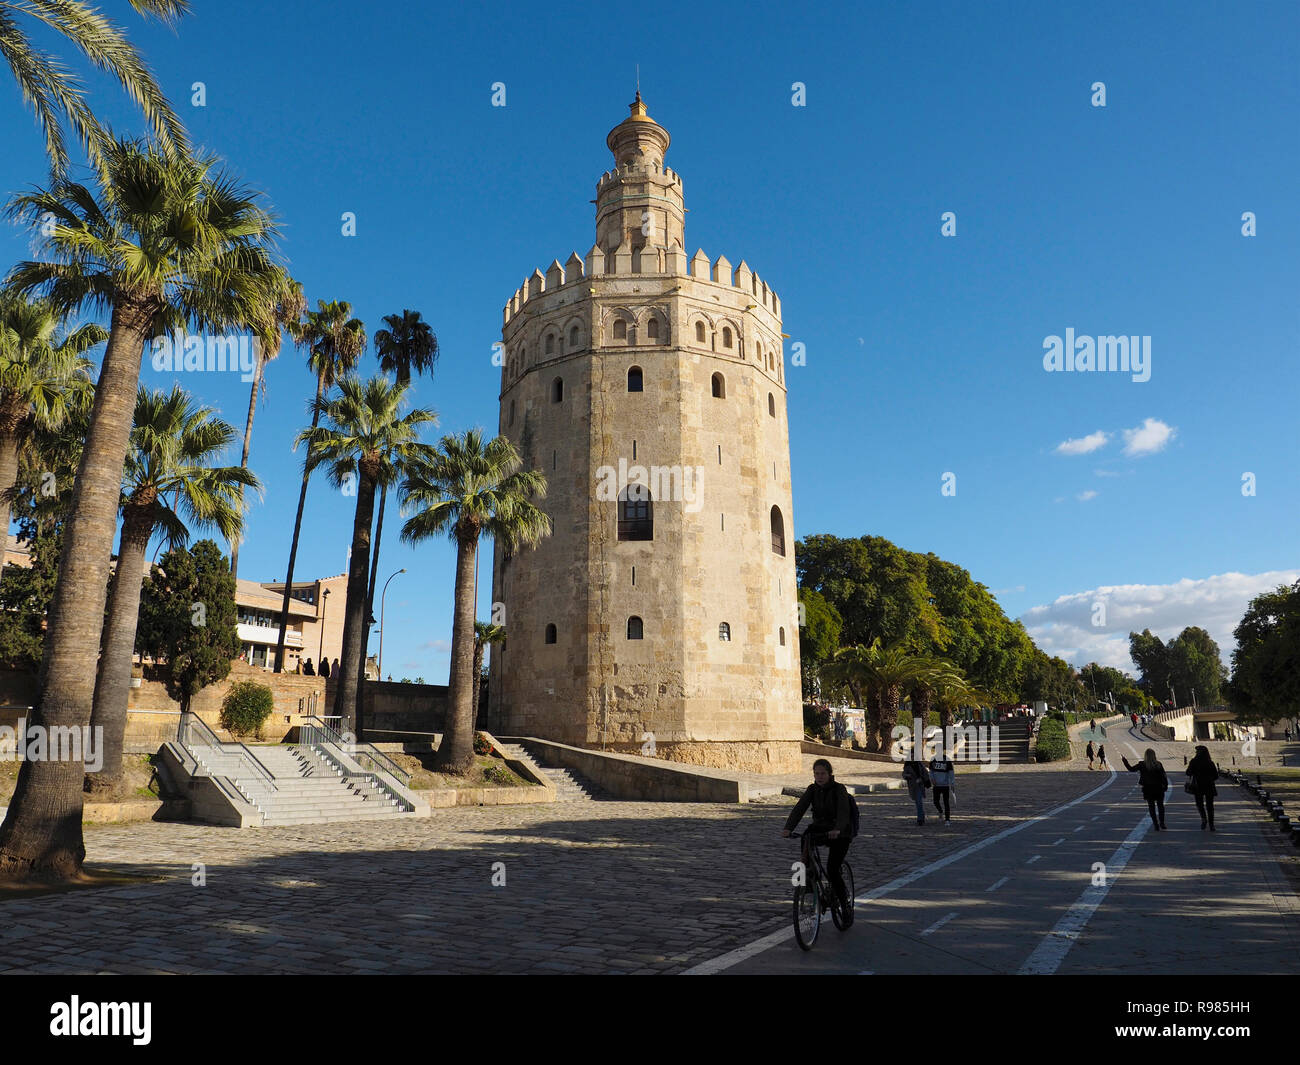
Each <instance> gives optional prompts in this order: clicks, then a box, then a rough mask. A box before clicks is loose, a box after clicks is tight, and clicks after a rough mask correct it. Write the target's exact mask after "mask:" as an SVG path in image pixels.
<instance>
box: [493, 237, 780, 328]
mask: <svg viewBox="0 0 1300 1065" xmlns="http://www.w3.org/2000/svg"><path fill="white" fill-rule="evenodd" d="M651 276H653V277H689V278H691V279H692V280H694V281H697V282H703V283H705V284H711V285H718V286H720V287H723V288H733V289H740V290H741V291H743V292H745V293H747V294H748V295H750V296H752V297H753V298H754V301H755V302H756V303H757V304H758V306H760V307H765V308H767V310H768V311H770V312H771V314H772V315H773V316H774V317H775V318H776V319H777V320H778V321H779V320H780V318H781V300H780V297H778V296H777V294H776V291H775V290H774V289H772V288H769V287H768V284H767V282H766V281H764V280H763V279H762V278H761V277H759V276H758V274H756V273H754V271H752V270H751V269H750V268H749V266H748V264H747V263H746V262H745V261H744V260H743V259H742V260H741V261H740V264H739V265H738V266H736V267H734V268H733V267H732V265H731V260H729V259H728V258H727V257H726V256H725V255H719V256H718V257H717V259H715V260H710V259H709V257H708V255H706V254H705V253H704V249H703V248H701V249H699V250H698V251H697V252H696V253H695V254H694V255H693V256H692V257H690V258H689V259H688V258H687V256H686V252H685V250H684V249H683V248H682V246H681V245H680V244H674V245H673V246H672V247H671V248H666V247H663V246H653V245H647V246H646V247H644V248H640V249H637V250H635V251H633V250H630V249H628V248H627V246H626V245H620V246H619V247H618V248H616V249H615V250H614V251H612V252H605V251H602V250H601V249H600V246H599V245H593V246H592V248H591V250H590V251H589V252H587V256H586V258H585V259H583V258H581V257H579V255H578V253H577V252H576V251H575V252H573V253H571V254H570V255H569V258H568V259H567V260H566V262H565V263H564V265H561V264H560V260H559V259H552V260H551V265H550V266H548V267H547V268H546V271H545V273H543V272H542V271H541V270H540V269H539V270H534V271H533V272H532V274H531V275H529V276H528V277H527V278H525V279H524V282H523V284H521V285H520V286H519V287H518V288H517V289H516V290H515V293H514V295H513V296H511V297H510V300H509V301H508V302H507V303H506V305H505V307H504V308H503V309H502V324H503V325H508V324H509V323H510V321H511V319H512V318H514V317H515V315H517V314H518V313H519V312H520V311H522V310H524V309H525V307H526V305H527V304H528V303H529V302H530V301H531V300H535V299H537V298H538V297H539V296H543V295H546V294H548V293H551V292H555V291H556V290H557V289H561V288H564V287H565V286H567V285H574V284H577V283H578V282H579V281H585V280H589V279H592V278H597V277H651Z"/></svg>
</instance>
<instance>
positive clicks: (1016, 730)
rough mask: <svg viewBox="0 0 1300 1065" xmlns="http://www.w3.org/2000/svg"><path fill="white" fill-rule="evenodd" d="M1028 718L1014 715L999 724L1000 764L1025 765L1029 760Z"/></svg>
mask: <svg viewBox="0 0 1300 1065" xmlns="http://www.w3.org/2000/svg"><path fill="white" fill-rule="evenodd" d="M1030 727H1031V726H1030V724H1029V720H1028V719H1027V718H1023V717H1013V718H1009V719H1008V720H1007V721H1006V722H1004V723H1002V724H1000V725H998V764H999V765H1025V764H1027V763H1028V762H1029V732H1030Z"/></svg>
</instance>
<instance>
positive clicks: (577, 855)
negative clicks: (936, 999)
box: [0, 767, 1097, 974]
mask: <svg viewBox="0 0 1300 1065" xmlns="http://www.w3.org/2000/svg"><path fill="white" fill-rule="evenodd" d="M1007 768H1010V767H1007ZM1023 768H1024V769H1025V770H1026V771H1023V772H1008V771H1005V770H1004V771H1000V772H996V773H984V774H980V773H970V774H968V775H966V776H965V777H962V778H960V780H959V788H958V803H957V805H956V806H955V807H954V809H953V815H954V816H953V821H952V823H951V824H947V825H944V824H940V823H938V822H936V821H935V820H934V819H933V818H931V819H930V820H929V821H928V822H927V824H926V825H925V826H924V827H920V826H917V825H916V824H915V808H914V807H913V806H912V804H911V803H910V802H909V801H908V800H907V798H906V793H905V792H881V793H876V794H871V795H862V796H859V797H858V802H859V805H860V807H861V810H862V835H861V836H859V838H858V839H857V840H855V841H854V844H853V849H852V851H851V852H850V859H851V861H852V863H853V867H854V870H855V873H856V877H857V886H858V889H859V891H861V890H863V889H865V888H868V887H870V886H872V885H874V884H879V883H884V882H885V881H887V880H889V879H890V878H892V877H893V876H895V875H897V874H898V873H900V872H903V871H905V870H907V869H909V868H912V867H915V866H918V865H920V864H923V863H925V862H927V861H930V860H932V859H933V858H935V857H937V856H939V855H941V854H943V853H946V852H948V851H951V850H955V849H957V848H959V847H961V846H964V845H965V844H968V843H970V842H972V841H974V840H975V839H978V838H980V837H982V836H986V835H989V834H991V833H993V832H996V831H999V830H1000V829H1002V828H1005V827H1007V826H1008V825H1009V824H1012V823H1014V822H1015V821H1017V820H1019V819H1022V818H1024V817H1026V816H1030V815H1033V814H1037V813H1041V812H1043V811H1045V810H1047V809H1049V808H1051V807H1052V806H1054V805H1056V804H1057V803H1059V802H1062V801H1065V800H1068V799H1071V798H1074V797H1075V796H1077V795H1079V794H1082V793H1083V792H1085V791H1087V790H1088V789H1089V788H1091V787H1093V786H1095V784H1096V783H1097V778H1096V775H1095V774H1091V773H1088V772H1087V771H1086V770H1084V771H1082V772H1079V771H1073V772H1070V771H1056V772H1050V773H1036V772H1034V771H1033V770H1032V768H1031V767H1023ZM793 801H794V800H793V799H789V798H775V797H774V798H772V799H770V800H768V801H766V802H761V803H751V804H747V805H743V806H740V805H732V806H724V805H718V804H686V803H634V802H588V803H558V804H549V805H540V804H539V805H536V806H514V807H510V806H504V807H460V808H453V809H447V810H438V811H435V813H434V816H432V817H429V818H410V819H403V820H397V821H391V822H390V821H379V822H373V821H372V822H364V823H358V824H353V825H346V824H344V825H304V826H293V827H281V828H269V829H245V830H238V829H229V828H215V827H207V826H200V825H193V824H165V823H152V822H150V823H144V824H135V825H121V826H88V827H87V829H86V847H87V852H88V854H89V864H90V865H91V866H92V868H99V869H111V870H114V871H121V872H131V873H137V874H144V875H152V876H159V877H162V878H163V879H162V880H161V881H160V882H155V883H146V884H139V885H133V886H127V887H116V888H104V889H96V890H85V891H74V892H69V893H64V894H59V895H48V896H43V897H39V898H31V899H23V900H14V901H6V902H0V971H4V972H9V973H31V972H40V973H87V972H88V973H99V972H114V973H125V972H130V973H211V972H215V973H235V972H268V973H312V974H319V973H325V972H332V973H350V972H358V973H364V972H394V973H415V972H448V973H460V972H502V973H518V972H582V973H620V972H629V973H658V972H680V971H682V970H684V969H686V968H689V967H690V966H691V965H693V964H695V963H698V962H700V961H703V960H706V959H708V958H712V957H714V956H716V955H718V954H721V953H723V952H725V951H727V950H730V949H732V948H733V947H735V946H737V945H739V944H741V943H744V942H748V941H749V940H751V939H753V938H754V937H755V936H758V935H762V934H764V933H766V932H771V931H773V930H775V929H777V928H779V927H781V925H782V924H783V923H784V924H785V925H786V926H787V927H788V924H789V905H790V903H789V899H790V866H791V863H792V862H793V861H794V860H795V858H796V857H797V851H796V845H795V843H794V841H791V840H783V839H781V838H780V829H781V823H782V821H783V819H784V816H785V814H786V812H787V811H788V809H789V807H790V805H791V804H792V803H793ZM194 863H201V864H202V865H203V866H204V867H205V873H206V886H203V887H196V886H193V885H192V883H191V878H192V868H193V864H194ZM495 863H503V868H504V873H505V884H504V885H503V886H498V887H494V886H493V885H492V879H493V872H494V864H495Z"/></svg>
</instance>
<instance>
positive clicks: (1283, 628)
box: [1227, 581, 1300, 725]
mask: <svg viewBox="0 0 1300 1065" xmlns="http://www.w3.org/2000/svg"><path fill="white" fill-rule="evenodd" d="M1233 636H1234V637H1235V638H1236V641H1237V647H1236V650H1234V651H1233V652H1232V680H1231V682H1230V683H1229V684H1228V685H1227V694H1228V697H1229V699H1230V700H1231V702H1232V706H1233V709H1234V710H1235V711H1236V714H1237V719H1238V721H1240V722H1241V723H1242V724H1248V725H1253V724H1263V723H1266V722H1273V721H1282V720H1288V719H1295V718H1300V581H1296V582H1295V584H1293V585H1290V586H1289V587H1288V586H1287V585H1285V584H1282V585H1279V586H1278V587H1277V588H1275V589H1273V591H1271V592H1265V593H1263V594H1262V595H1257V596H1256V597H1255V598H1254V599H1252V600H1251V601H1250V605H1249V606H1248V607H1247V608H1246V613H1245V614H1244V615H1243V616H1242V619H1241V621H1240V622H1238V624H1237V628H1236V629H1235V631H1234V632H1233Z"/></svg>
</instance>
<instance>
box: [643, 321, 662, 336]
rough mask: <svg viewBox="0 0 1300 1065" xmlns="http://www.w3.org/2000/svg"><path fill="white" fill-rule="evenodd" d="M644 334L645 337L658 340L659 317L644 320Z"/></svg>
mask: <svg viewBox="0 0 1300 1065" xmlns="http://www.w3.org/2000/svg"><path fill="white" fill-rule="evenodd" d="M645 335H646V336H647V337H649V338H650V339H651V340H658V339H659V319H658V318H651V319H650V321H648V322H646V324H645Z"/></svg>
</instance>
